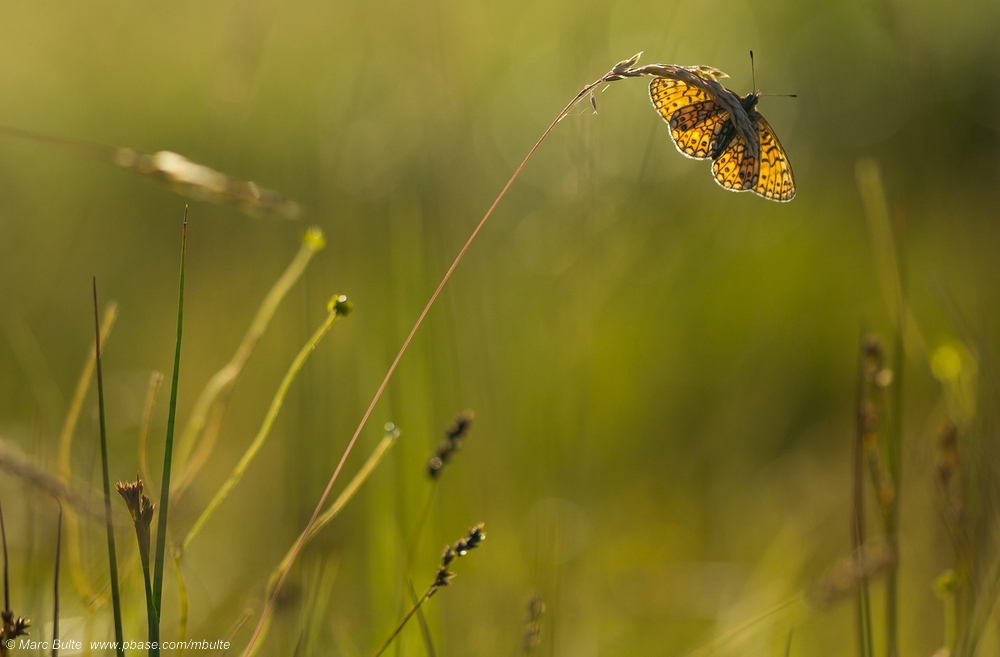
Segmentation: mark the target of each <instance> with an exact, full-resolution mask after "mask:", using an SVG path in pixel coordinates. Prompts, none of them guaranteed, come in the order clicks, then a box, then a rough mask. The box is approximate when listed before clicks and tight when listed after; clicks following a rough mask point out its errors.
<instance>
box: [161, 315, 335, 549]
mask: <svg viewBox="0 0 1000 657" xmlns="http://www.w3.org/2000/svg"><path fill="white" fill-rule="evenodd" d="M327 310H328V311H329V314H328V315H327V316H326V319H325V320H323V323H322V324H320V326H319V328H317V329H316V330H315V331H314V332H313V334H312V336H311V337H310V338H309V340H308V341H307V342H306V343H305V344H304V345H303V346H302V349H300V350H299V353H298V354H297V355H296V356H295V359H294V360H293V361H292V364H291V365H290V366H289V367H288V371H287V372H285V376H284V378H283V379H282V380H281V383H280V384H279V385H278V391H277V392H275V393H274V397H273V398H272V399H271V405H270V406H269V407H268V409H267V414H266V415H265V416H264V421H263V422H262V423H261V425H260V429H259V430H258V431H257V435H256V436H255V437H254V439H253V442H252V443H250V446H249V447H247V450H246V451H245V452H244V453H243V456H242V457H241V458H240V460H239V463H237V464H236V467H235V468H233V471H232V473H231V474H230V475H229V478H228V479H226V481H225V482H224V483H223V484H222V486H221V487H220V488H219V490H218V491H217V492H216V493H215V497H213V498H212V501H211V502H209V503H208V506H207V507H205V510H204V511H202V513H201V516H199V517H198V520H196V521H195V523H194V526H193V527H191V531H189V532H188V535H187V537H185V538H184V542H183V543H182V544H181V553H182V554H183V553H184V552H186V551H187V549H188V546H189V545H191V541H193V540H194V537H195V536H197V535H198V532H200V531H201V529H202V527H204V526H205V523H206V522H208V519H209V518H211V517H212V514H213V513H215V511H216V509H218V508H219V505H221V504H222V502H223V500H225V499H226V497H227V496H228V495H229V493H230V492H231V491H232V490H233V488H235V487H236V484H238V483H239V482H240V479H242V477H243V474H244V473H245V472H246V470H247V468H249V467H250V463H252V462H253V460H254V458H255V457H256V456H257V454H258V453H259V452H260V449H261V447H263V446H264V442H265V441H266V440H267V437H268V435H269V434H270V433H271V427H272V426H274V421H275V419H277V417H278V412H279V411H281V406H282V404H284V402H285V396H286V395H287V394H288V389H289V387H291V385H292V382H293V381H294V380H295V377H296V376H297V375H298V373H299V371H300V370H301V369H302V366H303V365H305V362H306V359H308V358H309V355H310V354H312V352H313V351H315V349H316V345H318V344H319V341H320V340H322V339H323V336H324V335H326V334H327V332H328V331H329V330H330V327H332V326H333V325H334V324H335V323H336V321H337V320H338V319H340V318H341V317H344V316H346V315H347V314H348V313H349V312H350V310H351V303H350V302H349V301H348V300H347V297H345V296H343V295H334V297H333V298H332V299H331V300H330V303H329V304H327ZM166 490H167V489H164V494H166Z"/></svg>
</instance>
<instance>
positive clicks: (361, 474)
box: [267, 424, 399, 592]
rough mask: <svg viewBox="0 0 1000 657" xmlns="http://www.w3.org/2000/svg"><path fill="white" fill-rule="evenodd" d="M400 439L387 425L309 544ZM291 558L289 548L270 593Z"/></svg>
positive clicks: (272, 579)
mask: <svg viewBox="0 0 1000 657" xmlns="http://www.w3.org/2000/svg"><path fill="white" fill-rule="evenodd" d="M398 438H399V430H398V429H397V428H396V427H395V426H393V425H392V424H389V425H386V431H385V435H384V436H383V437H382V440H380V441H379V443H378V445H376V446H375V449H374V450H372V453H371V455H370V456H369V457H368V460H367V461H365V464H364V465H363V466H361V469H360V470H358V473H357V474H356V475H354V478H353V479H351V483H349V484H347V487H346V488H345V489H344V490H343V491H341V493H340V495H338V496H337V499H336V500H334V502H333V504H332V505H330V508H329V509H327V510H326V511H325V512H324V513H323V515H321V516H320V517H319V519H318V520H317V521H316V524H315V525H313V527H312V529H311V530H310V533H309V535H308V536H306V542H307V543H308V542H309V541H311V540H312V539H313V538H314V537H315V536H316V535H317V534H318V533H319V532H320V531H321V530H322V529H323V528H324V527H325V526H326V525H327V524H329V522H330V521H331V520H333V519H334V518H336V517H337V514H339V513H340V511H341V509H343V508H344V507H345V506H347V503H348V502H350V501H351V498H353V497H354V494H355V493H357V492H358V489H359V488H361V484H363V483H365V481H366V480H367V479H368V477H369V476H370V475H371V473H372V472H373V471H374V470H375V468H376V467H377V466H378V464H379V462H380V461H381V460H382V457H384V456H385V455H386V454H387V453H388V452H389V449H390V448H391V447H392V446H393V445H395V444H396V440H397V439H398ZM291 558H292V549H291V548H289V550H288V553H287V554H286V555H285V558H284V559H282V560H281V563H280V564H278V567H277V568H275V570H274V572H273V573H271V577H270V578H269V579H268V585H267V590H268V592H270V591H272V590H274V587H275V586H276V585H277V583H278V579H279V578H280V577H281V573H283V572H284V571H285V567H286V566H287V565H288V562H289V561H290V560H291Z"/></svg>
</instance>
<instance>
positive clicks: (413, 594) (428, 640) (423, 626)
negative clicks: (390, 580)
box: [406, 580, 436, 657]
mask: <svg viewBox="0 0 1000 657" xmlns="http://www.w3.org/2000/svg"><path fill="white" fill-rule="evenodd" d="M406 587H407V589H408V590H409V592H410V599H411V600H412V601H413V604H417V601H418V599H417V590H416V589H414V588H413V582H411V581H409V580H407V582H406ZM417 623H419V624H420V633H421V634H422V635H423V637H424V647H425V648H426V649H427V657H436V655H435V652H434V637H432V636H431V628H430V626H428V625H427V619H426V618H424V612H423V610H422V609H420V607H417Z"/></svg>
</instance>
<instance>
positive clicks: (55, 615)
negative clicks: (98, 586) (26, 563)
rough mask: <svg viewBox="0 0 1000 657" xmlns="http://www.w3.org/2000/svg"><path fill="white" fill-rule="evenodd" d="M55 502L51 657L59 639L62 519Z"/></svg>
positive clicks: (56, 653) (61, 509)
mask: <svg viewBox="0 0 1000 657" xmlns="http://www.w3.org/2000/svg"><path fill="white" fill-rule="evenodd" d="M56 503H57V504H58V505H59V524H58V525H56V565H55V568H54V571H55V578H54V579H55V583H54V584H53V585H52V593H53V596H52V600H53V602H52V657H57V655H58V654H59V649H58V648H57V647H56V641H58V640H59V557H60V553H61V552H62V521H63V508H62V502H60V501H59V498H58V497H57V498H56Z"/></svg>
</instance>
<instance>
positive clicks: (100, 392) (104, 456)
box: [93, 276, 125, 657]
mask: <svg viewBox="0 0 1000 657" xmlns="http://www.w3.org/2000/svg"><path fill="white" fill-rule="evenodd" d="M93 283H94V345H95V350H94V363H95V364H96V366H97V408H98V416H99V418H100V427H101V473H102V474H103V476H104V520H105V524H106V526H107V533H108V564H109V570H110V571H111V604H112V612H113V614H114V619H115V641H116V642H117V646H116V650H117V653H118V657H125V650H124V648H123V647H122V644H123V643H124V637H123V634H122V601H121V595H120V594H119V591H118V556H117V553H116V551H115V527H114V524H113V522H112V517H111V475H110V474H109V472H108V436H107V423H106V421H105V418H104V375H103V373H102V372H101V320H100V317H99V316H98V312H97V277H96V276H95V277H94V281H93Z"/></svg>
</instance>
